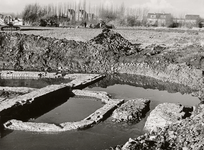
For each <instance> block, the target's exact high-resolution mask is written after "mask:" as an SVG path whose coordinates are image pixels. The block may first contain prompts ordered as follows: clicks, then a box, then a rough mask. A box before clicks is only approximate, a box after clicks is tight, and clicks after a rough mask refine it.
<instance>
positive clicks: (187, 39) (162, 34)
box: [17, 27, 204, 46]
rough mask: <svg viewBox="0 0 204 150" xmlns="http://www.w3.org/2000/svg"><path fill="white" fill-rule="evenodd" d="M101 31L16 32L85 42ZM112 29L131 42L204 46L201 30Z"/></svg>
mask: <svg viewBox="0 0 204 150" xmlns="http://www.w3.org/2000/svg"><path fill="white" fill-rule="evenodd" d="M101 31H102V29H83V28H78V29H75V28H49V27H22V30H21V31H17V32H20V33H23V34H34V35H41V36H45V37H52V38H58V39H64V38H65V39H68V40H76V41H84V42H85V41H88V40H90V39H92V38H93V37H95V36H97V35H98V34H100V33H101ZM114 31H115V32H118V33H120V34H121V35H122V36H123V37H124V38H126V39H128V40H129V41H130V42H132V43H141V44H144V45H149V44H166V45H167V46H172V44H176V43H179V44H181V45H182V44H184V45H185V44H201V46H204V32H203V30H187V29H161V28H157V29H151V28H150V29H147V28H145V29H141V28H118V29H115V30H114Z"/></svg>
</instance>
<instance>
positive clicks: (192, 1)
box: [0, 0, 204, 18]
mask: <svg viewBox="0 0 204 150" xmlns="http://www.w3.org/2000/svg"><path fill="white" fill-rule="evenodd" d="M80 1H81V2H83V0H0V13H21V12H22V11H23V9H24V7H25V6H26V5H27V4H32V3H38V4H40V5H48V4H59V3H61V4H65V3H67V2H72V3H75V2H76V3H78V2H80ZM86 3H87V4H89V3H90V4H91V6H94V5H99V4H103V5H105V6H107V7H108V6H109V5H113V6H115V5H117V6H118V5H120V4H122V3H124V5H125V6H126V7H130V8H135V9H137V8H148V10H149V12H163V13H172V14H173V15H174V16H177V17H180V16H184V15H185V14H197V15H200V16H201V17H203V18H204V0H86Z"/></svg>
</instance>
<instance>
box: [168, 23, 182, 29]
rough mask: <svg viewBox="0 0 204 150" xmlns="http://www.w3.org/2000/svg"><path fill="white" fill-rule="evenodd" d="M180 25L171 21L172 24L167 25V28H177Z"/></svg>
mask: <svg viewBox="0 0 204 150" xmlns="http://www.w3.org/2000/svg"><path fill="white" fill-rule="evenodd" d="M179 26H180V24H179V23H177V22H173V23H172V24H170V25H169V28H178V27H179Z"/></svg>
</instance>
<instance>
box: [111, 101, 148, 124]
mask: <svg viewBox="0 0 204 150" xmlns="http://www.w3.org/2000/svg"><path fill="white" fill-rule="evenodd" d="M149 104H150V100H148V99H142V98H138V99H132V100H128V101H127V102H126V103H124V104H122V105H121V106H120V107H119V108H117V109H116V110H114V111H113V115H112V117H113V118H114V121H117V122H135V123H137V122H139V121H140V120H141V119H142V118H143V117H144V116H145V114H146V113H147V112H148V111H149V109H150V108H149Z"/></svg>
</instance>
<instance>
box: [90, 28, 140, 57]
mask: <svg viewBox="0 0 204 150" xmlns="http://www.w3.org/2000/svg"><path fill="white" fill-rule="evenodd" d="M88 43H90V44H93V45H94V44H100V45H102V46H103V47H107V48H108V49H109V50H112V51H113V52H114V54H120V55H126V56H128V55H131V54H134V53H136V52H137V51H139V48H138V45H137V44H132V43H130V42H129V41H128V40H127V39H125V38H124V37H122V35H120V34H119V33H117V32H114V31H112V30H109V29H103V30H102V33H101V34H99V35H98V36H96V37H94V38H93V39H91V40H90V41H89V42H88Z"/></svg>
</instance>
